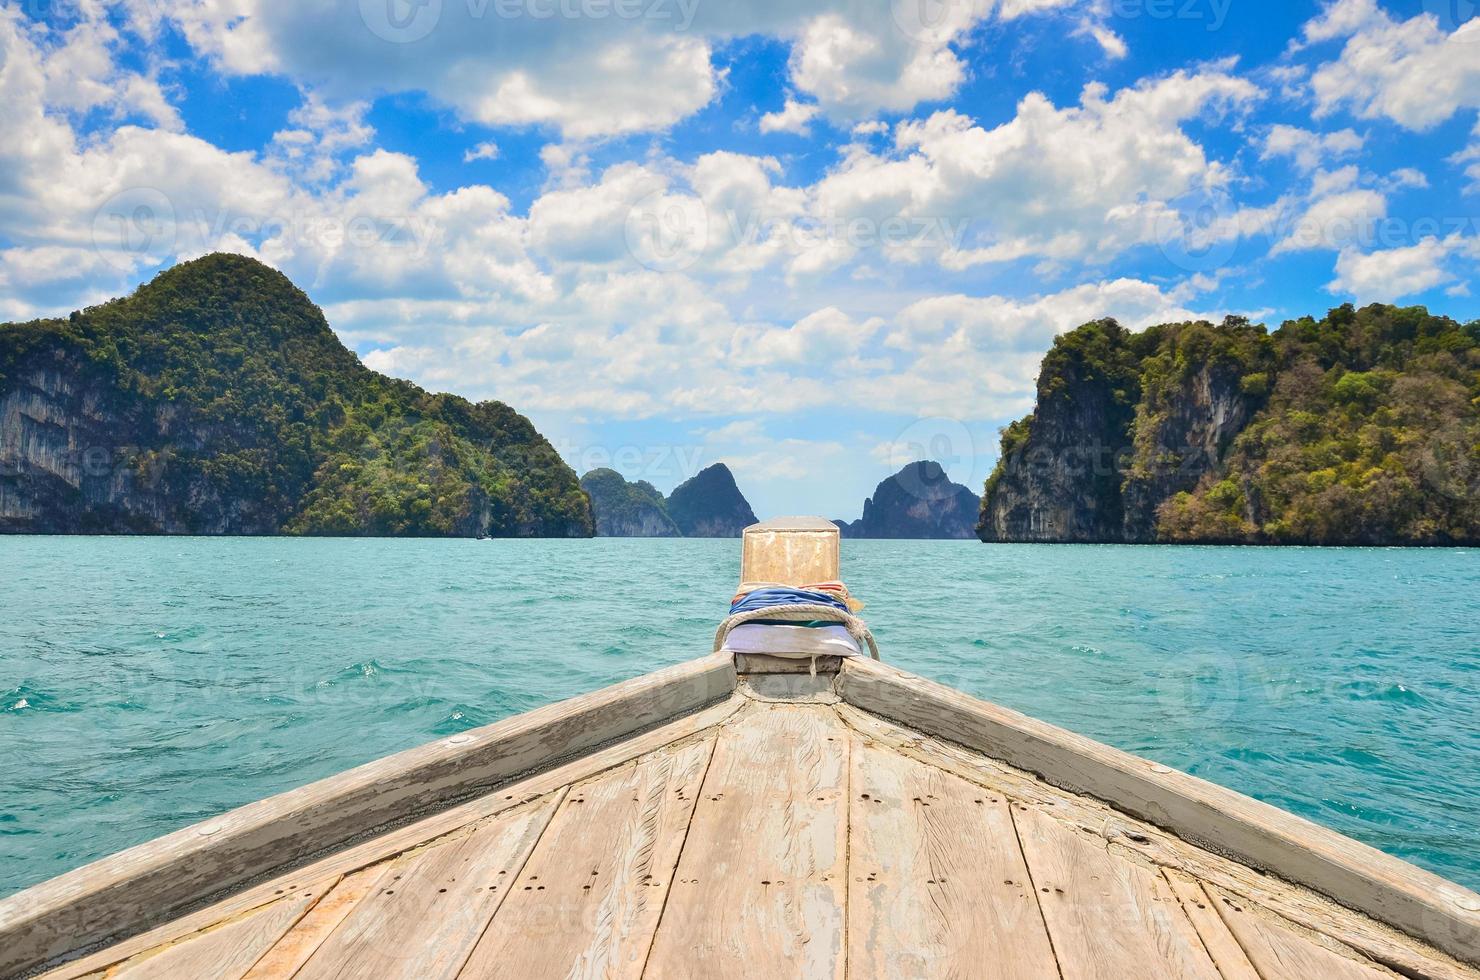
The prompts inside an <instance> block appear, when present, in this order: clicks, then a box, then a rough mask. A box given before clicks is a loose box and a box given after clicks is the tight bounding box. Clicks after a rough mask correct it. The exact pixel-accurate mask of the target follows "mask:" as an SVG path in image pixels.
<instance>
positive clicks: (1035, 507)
mask: <svg viewBox="0 0 1480 980" xmlns="http://www.w3.org/2000/svg"><path fill="white" fill-rule="evenodd" d="M1126 336H1127V335H1126V332H1125V331H1124V330H1122V329H1121V328H1120V326H1119V325H1118V324H1115V323H1114V322H1113V321H1101V322H1099V323H1094V324H1089V325H1086V326H1085V327H1081V328H1080V330H1078V331H1075V333H1074V334H1070V335H1066V337H1061V338H1059V341H1058V342H1056V343H1055V345H1054V349H1053V350H1052V351H1050V352H1049V354H1048V356H1047V357H1045V358H1044V361H1043V369H1042V371H1041V372H1040V373H1039V376H1038V407H1037V410H1036V411H1035V412H1034V413H1033V414H1032V415H1030V416H1028V417H1027V418H1025V419H1023V420H1021V421H1018V422H1014V423H1013V424H1012V425H1011V426H1009V427H1008V428H1007V430H1006V431H1005V432H1004V434H1003V443H1002V460H1001V462H999V464H998V467H997V470H996V472H994V473H993V474H992V476H991V478H990V479H989V480H988V481H987V492H986V496H985V498H984V501H985V502H984V504H983V505H982V508H981V514H980V523H979V525H978V528H977V532H978V535H979V536H980V537H981V539H982V540H983V541H1078V542H1107V541H1122V540H1124V539H1125V532H1124V528H1123V524H1124V508H1123V505H1122V501H1121V496H1120V483H1121V476H1120V473H1119V470H1118V462H1119V460H1120V459H1121V458H1122V457H1123V456H1124V455H1125V454H1126V453H1127V452H1128V451H1129V447H1130V426H1131V422H1132V420H1133V419H1134V418H1135V405H1136V401H1137V400H1138V398H1139V394H1140V391H1139V378H1138V376H1137V373H1136V371H1135V365H1134V362H1133V360H1132V359H1131V358H1129V357H1127V356H1125V354H1124V352H1123V351H1122V350H1121V349H1120V348H1121V346H1122V345H1123V344H1124V343H1125V339H1126Z"/></svg>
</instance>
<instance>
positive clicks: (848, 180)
mask: <svg viewBox="0 0 1480 980" xmlns="http://www.w3.org/2000/svg"><path fill="white" fill-rule="evenodd" d="M1258 98H1259V91H1258V89H1257V88H1256V87H1255V86H1254V85H1252V84H1251V83H1250V82H1248V81H1246V80H1244V79H1241V78H1238V77H1235V76H1234V75H1231V74H1229V73H1227V72H1226V71H1221V70H1209V71H1204V72H1198V73H1187V72H1176V73H1173V74H1171V75H1169V76H1167V77H1165V78H1161V79H1155V80H1148V81H1144V82H1142V83H1140V84H1138V85H1136V86H1133V87H1130V88H1125V89H1122V90H1121V91H1119V92H1117V93H1115V94H1114V95H1113V96H1111V95H1110V93H1109V91H1108V90H1107V89H1106V88H1105V87H1104V86H1102V85H1098V84H1091V85H1089V86H1086V88H1085V90H1084V93H1083V95H1082V96H1081V99H1080V104H1079V105H1077V106H1068V107H1063V108H1060V107H1058V106H1055V105H1054V104H1053V103H1052V102H1051V101H1050V100H1049V99H1048V98H1047V97H1046V96H1044V95H1041V94H1038V93H1033V94H1030V95H1028V96H1027V97H1026V98H1024V99H1023V100H1022V101H1021V102H1020V103H1019V105H1018V109H1017V114H1016V116H1015V117H1014V118H1013V119H1012V120H1010V121H1009V122H1006V123H1003V124H1001V125H1000V126H997V127H994V128H991V129H988V128H984V127H982V126H979V125H977V124H975V123H974V122H973V121H972V120H970V119H969V118H967V117H965V116H963V115H962V114H960V113H959V112H957V111H955V110H943V111H941V112H937V113H934V114H933V115H931V116H930V117H929V118H927V119H925V120H922V121H916V122H906V123H902V124H900V125H899V126H898V127H897V128H896V131H895V145H894V147H893V149H892V150H890V151H887V152H881V153H874V152H871V151H868V150H863V149H859V150H857V151H856V152H854V153H853V154H851V155H850V156H848V157H847V158H846V159H845V161H844V163H843V165H841V166H840V167H838V168H837V169H836V170H835V171H834V172H832V173H830V174H829V175H828V176H827V177H826V178H825V179H823V180H822V181H820V182H819V183H818V185H817V186H816V188H815V189H814V191H813V199H814V205H813V207H814V210H815V211H816V212H817V213H821V214H829V215H832V214H836V215H844V216H849V217H853V216H859V217H863V218H867V219H871V220H873V221H876V222H879V223H882V222H884V221H886V220H888V219H890V218H901V219H908V220H913V221H917V222H918V221H925V222H929V221H936V222H941V221H950V222H956V223H960V222H964V223H965V225H966V227H965V233H964V238H963V240H961V241H959V242H958V241H952V240H949V236H947V237H946V240H943V241H937V242H935V243H934V245H935V246H936V248H935V251H936V252H937V253H938V255H939V258H940V261H941V262H942V263H943V264H944V265H946V266H948V267H950V268H958V269H959V268H967V267H970V266H973V265H979V264H983V263H992V262H1007V261H1012V260H1016V259H1021V258H1025V257H1037V258H1046V259H1056V260H1062V259H1104V258H1108V257H1110V256H1113V255H1116V254H1118V253H1120V252H1122V251H1124V250H1125V249H1127V248H1130V247H1132V246H1135V245H1138V244H1145V243H1156V242H1165V241H1167V240H1168V239H1178V240H1180V238H1181V237H1182V233H1181V231H1180V227H1179V225H1178V222H1177V219H1178V216H1179V211H1178V208H1179V200H1180V199H1182V198H1184V197H1186V196H1188V195H1198V194H1203V193H1208V192H1212V191H1217V190H1219V189H1221V188H1222V187H1223V186H1224V185H1225V184H1226V183H1227V180H1228V174H1227V172H1226V170H1225V169H1224V167H1223V166H1222V165H1221V164H1220V163H1218V162H1217V161H1213V160H1209V159H1208V157H1207V155H1206V154H1205V152H1204V151H1203V148H1202V147H1201V146H1200V145H1199V144H1198V143H1197V142H1196V141H1194V140H1193V139H1192V138H1191V137H1190V136H1188V135H1187V133H1186V132H1185V131H1184V130H1183V128H1182V126H1183V124H1184V123H1186V122H1188V121H1189V120H1191V119H1192V118H1194V117H1196V116H1198V115H1199V114H1201V113H1206V112H1228V111H1231V112H1238V111H1241V110H1242V109H1243V108H1245V107H1247V106H1249V105H1250V104H1252V103H1253V102H1254V101H1256V100H1257V99H1258ZM1091 147H1092V148H1093V152H1087V149H1088V148H1091ZM855 253H856V250H855V249H847V248H844V249H840V250H839V252H838V254H837V255H836V256H834V257H833V259H834V260H835V261H844V260H846V259H847V258H850V257H851V256H852V255H853V254H855Z"/></svg>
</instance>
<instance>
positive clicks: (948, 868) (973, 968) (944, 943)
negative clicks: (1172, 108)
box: [848, 739, 1059, 980]
mask: <svg viewBox="0 0 1480 980" xmlns="http://www.w3.org/2000/svg"><path fill="white" fill-rule="evenodd" d="M852 765H853V774H852V778H851V780H850V786H849V792H848V797H849V810H850V820H849V828H848V834H849V837H848V873H849V875H850V881H849V894H848V975H849V976H850V977H855V978H874V977H877V978H892V980H913V978H916V977H959V978H967V977H970V978H974V980H998V978H1001V980H1006V978H1012V980H1030V978H1042V980H1057V978H1058V976H1059V971H1058V967H1057V966H1056V964H1055V961H1054V954H1053V949H1052V947H1051V946H1050V944H1049V941H1048V933H1047V932H1046V931H1045V929H1044V924H1043V917H1042V915H1041V913H1040V912H1039V909H1038V900H1037V898H1036V897H1035V894H1034V892H1033V886H1032V885H1031V883H1030V882H1029V880H1028V869H1027V867H1026V866H1025V864H1024V863H1023V855H1022V851H1021V850H1020V849H1019V847H1018V841H1017V834H1016V833H1015V832H1014V830H1013V825H1012V817H1011V815H1009V814H1008V812H1007V803H1006V801H1005V800H1004V799H1003V798H1002V797H1001V796H996V795H992V794H989V793H987V792H985V791H984V790H982V789H981V788H980V787H978V786H973V785H972V784H970V783H968V782H966V781H965V780H963V779H960V778H958V777H956V776H952V775H949V774H948V773H945V772H943V771H942V770H940V769H936V768H934V767H931V766H926V765H923V764H921V763H919V762H916V761H915V760H913V759H907V758H905V757H904V756H902V755H900V754H898V753H897V752H893V751H891V750H889V749H885V748H880V747H877V746H873V745H869V744H867V743H865V742H863V741H862V740H861V739H855V741H854V742H853V746H852Z"/></svg>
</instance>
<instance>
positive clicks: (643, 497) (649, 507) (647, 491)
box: [581, 468, 680, 538]
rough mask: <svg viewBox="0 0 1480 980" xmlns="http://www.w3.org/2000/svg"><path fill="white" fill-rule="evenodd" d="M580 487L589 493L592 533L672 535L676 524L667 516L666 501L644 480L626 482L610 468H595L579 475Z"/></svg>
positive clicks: (676, 526)
mask: <svg viewBox="0 0 1480 980" xmlns="http://www.w3.org/2000/svg"><path fill="white" fill-rule="evenodd" d="M581 489H582V490H585V491H586V493H587V494H589V495H590V497H591V512H592V514H593V515H594V516H595V518H596V533H597V534H598V535H599V536H601V537H605V538H676V537H679V536H680V532H679V530H678V525H677V524H675V523H673V518H671V517H669V516H668V505H667V503H666V502H665V501H664V500H663V495H662V494H661V493H659V492H658V490H657V488H656V487H654V486H653V485H652V484H651V483H648V482H647V481H646V480H638V481H637V482H636V483H628V482H627V480H626V479H625V478H623V476H622V474H620V473H618V472H617V471H616V470H611V469H605V468H602V469H595V470H592V471H591V472H590V473H587V474H586V475H585V476H583V477H581Z"/></svg>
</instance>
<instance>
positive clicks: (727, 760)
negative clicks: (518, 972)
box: [645, 703, 850, 980]
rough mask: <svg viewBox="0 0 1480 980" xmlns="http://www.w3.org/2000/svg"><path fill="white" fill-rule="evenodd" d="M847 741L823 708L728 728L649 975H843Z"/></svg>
mask: <svg viewBox="0 0 1480 980" xmlns="http://www.w3.org/2000/svg"><path fill="white" fill-rule="evenodd" d="M849 741H850V738H849V735H848V732H847V731H846V729H844V728H843V726H842V724H841V723H840V722H839V720H838V718H837V715H836V713H834V712H833V710H832V709H831V708H828V707H823V706H818V705H774V704H760V703H757V704H755V705H753V706H752V708H750V709H749V710H748V711H746V712H743V713H741V714H740V715H737V716H736V717H735V719H733V720H732V721H731V722H729V723H727V724H726V725H724V726H722V727H721V730H720V738H719V743H718V744H717V745H716V746H715V750H714V759H713V761H712V762H711V763H710V766H709V773H708V775H707V776H706V777H705V779H704V785H703V788H702V789H701V790H700V797H699V801H698V805H697V806H696V807H695V810H694V817H693V822H692V823H691V825H690V828H689V834H688V840H687V842H686V843H685V845H684V848H683V854H682V856H681V857H680V859H679V864H678V871H677V880H676V882H675V884H674V886H673V889H672V891H670V893H669V896H668V902H667V905H666V906H665V907H664V911H663V916H662V920H661V922H660V924H659V926H658V932H657V935H656V937H655V939H654V942H653V949H652V953H651V955H650V956H649V958H648V966H647V970H646V973H645V975H646V976H649V977H663V978H667V977H704V978H729V977H735V978H754V977H766V978H767V980H771V978H782V977H807V978H812V980H816V978H824V977H842V976H843V971H844V966H845V957H846V950H845V947H844V932H845V925H846V916H847V913H846V902H847V887H848V882H847V855H846V842H847V822H848V806H847V797H848V786H847V783H848V746H849Z"/></svg>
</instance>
